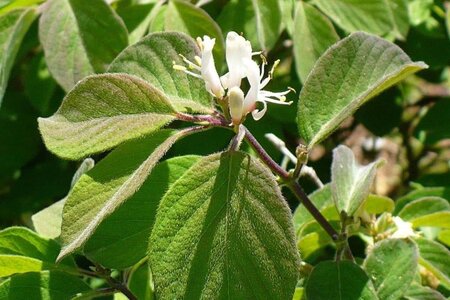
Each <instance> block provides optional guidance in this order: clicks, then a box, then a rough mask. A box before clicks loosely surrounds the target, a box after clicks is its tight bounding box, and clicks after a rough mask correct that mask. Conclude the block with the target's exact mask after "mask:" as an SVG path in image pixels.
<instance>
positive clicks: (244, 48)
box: [220, 31, 252, 89]
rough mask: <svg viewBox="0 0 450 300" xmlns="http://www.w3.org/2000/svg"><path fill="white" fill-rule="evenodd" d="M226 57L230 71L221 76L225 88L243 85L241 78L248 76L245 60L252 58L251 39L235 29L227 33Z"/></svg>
mask: <svg viewBox="0 0 450 300" xmlns="http://www.w3.org/2000/svg"><path fill="white" fill-rule="evenodd" d="M225 43H226V51H225V57H226V60H227V66H228V73H227V74H225V75H223V76H222V77H220V81H221V82H222V86H223V87H224V88H225V89H230V88H232V87H236V86H237V87H239V86H241V80H242V78H244V77H245V76H246V70H245V66H244V64H243V62H244V61H245V60H251V59H252V46H251V45H250V41H247V40H246V39H245V38H244V37H242V36H240V35H239V34H237V33H236V32H234V31H230V32H229V33H228V34H227V39H226V42H225Z"/></svg>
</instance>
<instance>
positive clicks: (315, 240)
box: [297, 230, 333, 258]
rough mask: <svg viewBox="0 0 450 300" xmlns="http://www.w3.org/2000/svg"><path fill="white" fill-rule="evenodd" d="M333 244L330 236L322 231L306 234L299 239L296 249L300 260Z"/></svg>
mask: <svg viewBox="0 0 450 300" xmlns="http://www.w3.org/2000/svg"><path fill="white" fill-rule="evenodd" d="M331 243H333V241H332V239H331V238H330V236H329V235H328V234H327V233H326V232H325V231H324V230H318V231H315V232H311V233H308V234H306V235H303V236H302V237H300V238H299V240H298V242H297V248H298V250H299V251H300V255H301V257H302V258H307V257H308V256H310V255H311V254H313V253H314V252H315V251H317V250H319V249H320V248H323V247H325V246H326V245H329V244H331Z"/></svg>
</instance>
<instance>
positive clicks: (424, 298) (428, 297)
mask: <svg viewBox="0 0 450 300" xmlns="http://www.w3.org/2000/svg"><path fill="white" fill-rule="evenodd" d="M402 299H405V300H446V298H445V297H444V296H442V294H440V293H439V292H438V291H436V290H434V289H432V288H429V287H427V286H423V285H420V284H418V283H415V282H413V283H412V284H411V286H410V287H409V288H408V290H407V291H406V293H405V295H403V298H402Z"/></svg>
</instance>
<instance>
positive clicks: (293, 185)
mask: <svg viewBox="0 0 450 300" xmlns="http://www.w3.org/2000/svg"><path fill="white" fill-rule="evenodd" d="M242 130H243V131H244V132H245V139H246V140H247V142H248V143H249V144H250V146H251V147H252V148H253V149H254V150H255V151H256V153H258V155H259V157H260V158H261V160H262V161H263V162H264V163H265V164H266V165H267V166H268V167H269V169H270V170H272V172H274V173H275V174H277V175H278V176H279V177H280V178H281V179H282V180H283V181H284V182H285V183H286V185H287V186H288V187H289V188H290V189H291V191H292V192H293V193H294V195H295V196H296V197H297V199H298V200H299V201H300V203H302V204H303V205H304V206H305V208H306V209H307V210H308V211H309V213H310V214H311V215H312V216H313V217H314V219H316V221H317V222H318V223H319V224H320V225H321V226H322V228H323V229H324V230H325V231H326V232H327V233H328V235H329V236H330V237H331V238H332V239H333V240H334V241H338V240H339V234H338V232H337V231H336V230H335V229H334V228H333V227H332V226H331V224H330V223H329V222H328V221H327V219H325V217H324V216H323V215H322V214H321V212H320V211H319V210H318V209H317V208H316V207H315V206H314V204H313V203H312V201H311V200H310V199H309V198H308V195H306V193H305V192H304V191H303V189H302V187H301V186H300V184H299V183H298V182H297V181H296V180H295V179H294V178H293V177H292V176H291V174H290V173H288V172H287V171H286V170H284V169H283V168H282V167H281V166H279V165H278V164H277V163H276V162H275V161H274V160H273V159H272V158H271V157H270V156H269V154H267V152H266V151H265V150H264V148H263V147H262V146H261V144H259V142H258V141H257V140H256V138H255V137H254V136H253V135H252V134H251V132H250V131H249V130H248V129H247V128H246V127H245V126H242Z"/></svg>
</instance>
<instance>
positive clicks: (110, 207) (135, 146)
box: [58, 129, 188, 260]
mask: <svg viewBox="0 0 450 300" xmlns="http://www.w3.org/2000/svg"><path fill="white" fill-rule="evenodd" d="M186 130H188V129H186ZM186 130H185V131H180V132H176V131H171V130H162V131H159V132H157V133H155V134H153V135H151V136H149V137H146V138H143V139H136V140H133V141H130V142H128V143H125V144H123V145H121V146H120V147H118V148H117V149H115V150H114V151H112V152H111V153H110V154H109V155H108V156H107V157H106V158H104V159H103V160H101V161H100V162H99V163H98V164H97V165H96V166H95V167H94V168H93V169H92V170H91V171H89V172H87V173H86V174H84V175H83V176H81V178H80V179H79V180H78V182H77V183H76V184H75V186H74V187H73V189H72V190H71V192H70V193H69V195H68V196H67V200H66V203H65V205H64V209H63V222H62V229H61V241H62V250H61V252H60V254H59V256H58V260H60V259H61V258H63V257H65V256H66V255H68V254H70V253H72V252H74V251H76V250H77V249H79V248H80V247H81V246H83V245H84V243H85V242H86V241H87V240H88V239H89V238H90V237H91V236H92V234H93V233H94V231H95V229H96V228H97V227H98V226H99V225H100V223H101V222H102V221H103V220H104V219H105V218H106V217H108V216H109V215H111V214H112V213H113V212H114V211H115V210H116V209H117V208H118V207H119V206H120V205H121V204H123V203H124V202H125V201H126V200H127V199H128V198H129V197H131V196H132V195H133V194H134V193H135V192H136V191H137V190H138V189H139V188H140V187H141V185H142V184H143V183H144V181H145V180H146V178H147V177H148V176H149V174H150V172H151V171H152V169H153V167H154V166H155V165H156V163H157V162H158V161H159V160H160V159H161V157H162V156H163V155H164V154H165V153H166V152H167V150H168V149H169V148H170V147H171V146H172V145H173V143H175V141H176V140H177V139H178V138H180V137H181V136H182V135H184V134H186Z"/></svg>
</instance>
